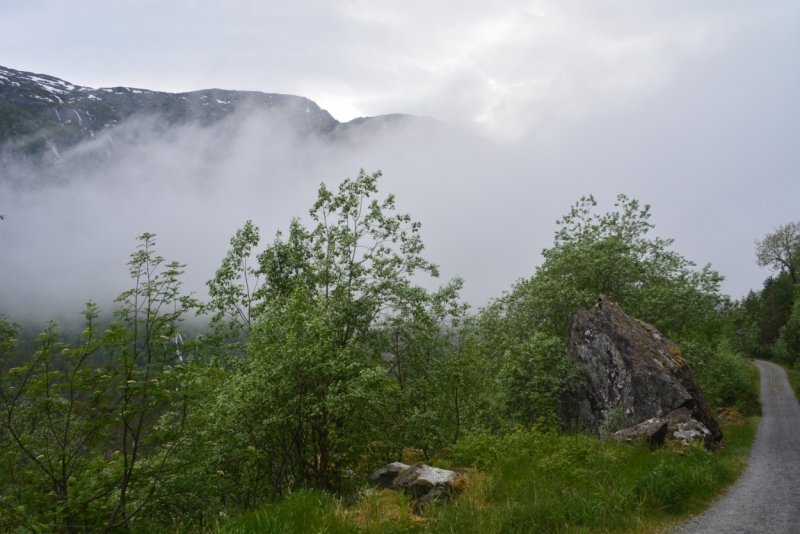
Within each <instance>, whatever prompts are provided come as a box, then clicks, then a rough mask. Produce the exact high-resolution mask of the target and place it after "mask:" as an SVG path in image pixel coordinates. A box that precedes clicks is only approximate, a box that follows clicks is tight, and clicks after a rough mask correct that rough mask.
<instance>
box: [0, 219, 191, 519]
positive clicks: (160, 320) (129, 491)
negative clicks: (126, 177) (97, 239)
mask: <svg viewBox="0 0 800 534" xmlns="http://www.w3.org/2000/svg"><path fill="white" fill-rule="evenodd" d="M153 238H154V236H153V235H152V234H144V235H143V236H142V237H141V238H140V239H141V241H142V244H141V245H140V247H139V250H138V251H137V252H136V253H134V254H133V255H132V259H131V262H130V263H129V266H130V271H131V275H132V277H133V279H134V281H135V287H134V288H132V289H130V290H129V291H126V292H124V293H123V294H122V295H121V296H120V297H119V299H118V302H120V303H121V304H122V306H121V308H120V309H119V310H117V311H116V312H115V313H114V315H115V318H116V321H114V322H112V323H111V324H110V325H109V326H108V328H107V329H105V330H101V329H100V328H98V326H97V317H98V313H99V310H98V309H97V307H96V306H95V305H93V304H91V303H90V304H88V305H87V307H86V310H85V311H84V316H85V318H86V328H85V330H84V332H83V334H82V336H81V342H80V344H79V345H77V346H75V347H70V346H68V345H66V344H65V343H62V342H60V341H59V340H58V334H57V331H56V327H55V325H50V326H49V327H48V328H47V329H46V330H45V331H44V332H43V333H42V334H41V335H40V336H39V338H38V348H37V350H36V352H35V354H34V355H33V357H31V358H23V359H22V360H21V361H17V359H15V355H14V351H13V350H12V349H13V347H14V345H15V344H16V340H15V339H16V334H17V331H18V330H17V329H16V327H14V326H9V325H8V324H7V323H6V324H4V325H3V328H2V332H0V336H2V347H0V350H1V351H2V360H0V410H2V415H1V416H0V417H1V419H0V432H2V439H3V445H4V446H3V448H2V453H0V454H2V455H3V461H2V462H0V463H2V465H3V468H2V470H3V473H2V477H1V478H0V484H2V489H1V491H2V494H3V495H4V496H5V498H4V501H3V503H2V505H3V506H4V514H3V517H4V519H5V521H6V524H7V526H20V527H23V528H28V529H31V530H34V531H36V530H37V529H41V528H47V529H49V530H63V531H67V532H86V531H96V532H110V531H112V530H114V529H118V528H121V527H124V526H129V525H130V523H131V521H135V520H136V519H137V517H139V516H141V515H142V512H143V510H145V509H146V508H147V507H148V506H151V505H153V504H154V503H155V502H156V501H158V500H159V499H160V498H161V497H162V495H163V493H162V491H161V490H162V484H161V483H162V482H163V479H164V478H165V477H166V476H167V474H168V473H169V470H170V469H171V468H172V465H171V464H170V460H171V458H172V456H173V455H174V453H175V451H176V449H177V448H178V447H179V445H180V443H181V441H182V436H183V430H184V421H185V414H186V392H185V391H184V390H183V389H184V388H182V387H181V386H182V381H181V371H180V369H179V362H180V361H181V360H182V359H183V358H184V357H185V356H186V355H187V350H188V349H189V348H190V347H189V346H188V345H176V344H175V340H176V337H177V335H178V333H179V331H178V324H179V321H180V318H181V316H182V314H183V313H184V312H185V311H186V310H188V309H189V307H191V305H192V300H191V299H188V298H184V297H180V296H179V287H180V283H179V281H178V276H179V275H180V274H181V271H180V269H181V267H182V266H181V265H179V264H177V263H170V264H168V265H166V266H164V267H163V269H162V268H161V264H162V263H163V259H162V258H161V257H159V256H156V255H155V253H154V251H153V246H154V240H153ZM98 359H99V360H100V361H102V363H101V364H100V365H99V367H96V365H97V364H96V361H97V360H98ZM45 526H46V527H45Z"/></svg>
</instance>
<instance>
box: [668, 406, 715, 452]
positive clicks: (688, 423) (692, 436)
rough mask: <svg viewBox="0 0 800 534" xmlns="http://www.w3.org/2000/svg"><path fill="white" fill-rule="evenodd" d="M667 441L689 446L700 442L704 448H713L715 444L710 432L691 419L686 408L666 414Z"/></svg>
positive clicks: (704, 426)
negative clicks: (671, 440) (670, 440)
mask: <svg viewBox="0 0 800 534" xmlns="http://www.w3.org/2000/svg"><path fill="white" fill-rule="evenodd" d="M666 419H667V422H668V429H667V435H666V437H667V439H673V440H676V441H680V442H681V443H683V444H684V445H690V444H691V443H693V442H695V441H702V442H703V444H704V445H705V446H706V448H709V449H710V448H713V447H714V444H715V440H714V436H713V435H712V434H711V431H710V430H709V429H708V427H706V425H704V424H703V423H701V422H700V421H698V420H697V419H695V418H693V417H692V414H691V412H689V410H687V409H686V408H679V409H677V410H673V411H672V412H670V413H668V414H667V417H666Z"/></svg>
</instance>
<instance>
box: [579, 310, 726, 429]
mask: <svg viewBox="0 0 800 534" xmlns="http://www.w3.org/2000/svg"><path fill="white" fill-rule="evenodd" d="M567 357H568V358H570V359H571V360H573V361H574V362H576V363H577V364H579V365H580V366H581V367H582V368H583V370H584V371H585V383H584V384H583V385H580V386H574V387H573V388H572V391H571V397H572V399H573V400H574V401H575V408H576V409H575V410H574V411H573V415H574V417H575V418H576V419H577V422H578V424H579V425H581V426H583V427H584V428H586V429H588V430H591V431H598V430H599V429H600V427H601V426H602V424H603V421H604V420H605V419H606V418H608V417H609V415H610V414H611V413H612V412H613V411H614V410H618V409H624V411H625V415H626V418H627V419H628V420H629V421H631V422H636V421H646V420H648V419H652V418H662V419H664V418H666V416H667V414H670V412H674V411H675V410H678V409H681V408H684V409H685V410H686V413H688V414H689V415H690V417H691V419H693V420H694V421H697V422H699V423H702V424H703V426H705V427H706V429H707V430H708V431H709V432H710V435H711V439H712V440H714V441H720V440H721V439H722V431H721V430H720V427H719V423H717V421H716V419H714V416H713V413H712V411H711V409H710V407H709V406H708V404H707V403H706V401H705V399H704V398H703V393H702V392H701V391H700V387H699V386H698V384H697V380H696V379H695V377H694V373H692V370H691V369H690V368H689V365H688V363H687V362H686V360H685V359H684V357H683V355H682V354H681V351H680V349H679V348H678V346H677V345H675V343H673V342H672V341H670V340H669V339H667V338H666V337H665V336H663V335H662V334H661V333H660V332H659V331H658V330H656V328H655V327H653V326H652V325H649V324H647V323H645V322H642V321H639V320H637V319H633V318H632V317H629V316H628V315H626V314H625V312H623V311H622V309H621V308H620V307H619V306H617V305H616V304H615V303H613V302H611V301H610V300H608V299H607V298H606V297H604V296H600V297H599V298H598V299H597V302H596V303H595V305H594V307H592V309H590V310H578V312H577V313H576V314H575V318H574V319H573V322H572V326H571V329H570V338H569V342H568V345H567ZM678 432H681V430H679V431H678Z"/></svg>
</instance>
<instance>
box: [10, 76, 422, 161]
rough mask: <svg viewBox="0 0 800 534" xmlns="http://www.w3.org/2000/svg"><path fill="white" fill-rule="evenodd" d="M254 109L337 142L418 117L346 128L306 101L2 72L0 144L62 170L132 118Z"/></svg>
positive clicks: (207, 118)
mask: <svg viewBox="0 0 800 534" xmlns="http://www.w3.org/2000/svg"><path fill="white" fill-rule="evenodd" d="M255 111H263V112H267V113H274V114H279V115H280V117H281V118H282V120H283V122H284V123H285V127H286V128H288V129H289V130H291V132H292V133H296V134H310V133H315V134H318V135H324V136H329V137H331V138H335V137H339V136H342V135H348V134H349V133H351V132H352V131H353V130H354V129H364V128H374V127H376V125H378V124H383V123H393V122H396V121H398V120H404V119H410V118H414V117H412V116H410V115H399V114H394V115H385V116H379V117H362V118H359V119H354V120H353V121H350V122H349V123H340V122H339V121H337V120H336V119H334V118H333V117H332V116H331V114H330V113H328V112H327V111H325V110H324V109H321V108H320V107H319V106H318V105H317V104H316V103H314V102H313V101H311V100H309V99H307V98H304V97H300V96H293V95H282V94H275V93H261V92H257V91H228V90H223V89H204V90H200V91H191V92H187V93H165V92H159V91H150V90H147V89H137V88H132V87H111V88H100V89H93V88H90V87H82V86H78V85H73V84H71V83H69V82H67V81H64V80H61V79H59V78H56V77H53V76H48V75H45V74H35V73H31V72H23V71H18V70H14V69H10V68H7V67H2V66H0V146H2V148H3V152H4V153H5V154H7V155H8V154H11V155H15V156H18V157H19V156H21V157H25V158H28V159H33V160H36V161H40V162H50V163H56V164H57V163H58V162H59V161H60V160H61V153H62V152H63V151H64V150H66V149H69V148H71V147H73V146H75V145H77V144H78V143H80V142H81V141H84V140H88V139H91V138H93V137H95V136H96V134H98V133H101V132H107V131H108V130H110V129H113V128H115V127H116V126H117V125H119V124H121V123H122V122H123V121H125V120H127V119H130V118H133V117H155V118H157V119H159V120H161V121H163V122H164V123H165V124H166V125H168V126H175V125H180V124H185V123H189V122H194V123H197V124H200V125H202V126H209V125H212V124H215V123H217V122H219V121H220V120H222V119H224V118H226V117H229V116H231V115H233V114H235V113H237V112H241V113H250V112H255ZM109 140H110V137H109Z"/></svg>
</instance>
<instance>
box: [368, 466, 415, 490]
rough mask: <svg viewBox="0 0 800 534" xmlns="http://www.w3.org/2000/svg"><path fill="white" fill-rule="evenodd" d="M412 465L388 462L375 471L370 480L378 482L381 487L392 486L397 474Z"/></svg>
mask: <svg viewBox="0 0 800 534" xmlns="http://www.w3.org/2000/svg"><path fill="white" fill-rule="evenodd" d="M409 467H411V466H410V465H408V464H403V463H400V462H393V463H390V464H386V465H385V466H383V467H381V468H380V469H378V470H377V471H375V472H374V473H372V474H371V475H370V476H369V480H370V482H372V483H374V484H377V485H378V486H380V487H381V488H391V487H392V484H393V483H394V479H395V478H397V475H399V474H400V472H401V471H403V470H405V469H408V468H409Z"/></svg>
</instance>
